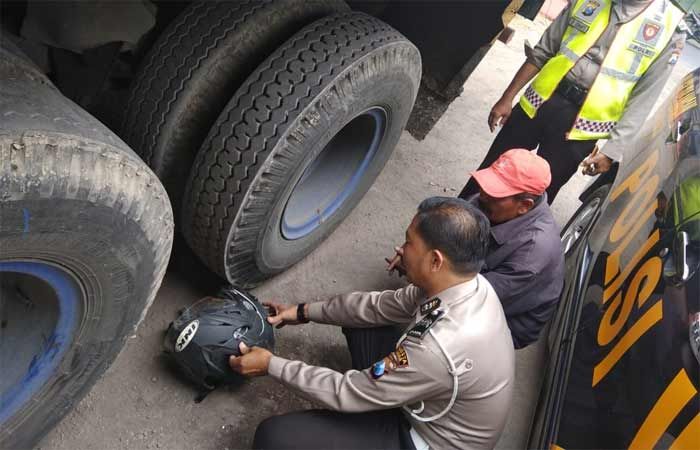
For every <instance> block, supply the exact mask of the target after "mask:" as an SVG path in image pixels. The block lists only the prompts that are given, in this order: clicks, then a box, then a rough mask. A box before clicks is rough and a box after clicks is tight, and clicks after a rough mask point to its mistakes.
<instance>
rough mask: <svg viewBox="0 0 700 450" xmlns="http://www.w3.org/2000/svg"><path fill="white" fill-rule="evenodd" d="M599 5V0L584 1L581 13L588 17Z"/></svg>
mask: <svg viewBox="0 0 700 450" xmlns="http://www.w3.org/2000/svg"><path fill="white" fill-rule="evenodd" d="M599 7H600V3H599V2H597V1H595V0H591V1H590V2H588V3H586V4H585V6H584V7H583V12H582V14H583V15H584V16H586V17H589V16H591V15H593V13H594V12H595V10H596V9H598V8H599Z"/></svg>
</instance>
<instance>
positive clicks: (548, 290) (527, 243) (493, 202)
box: [465, 149, 564, 348]
mask: <svg viewBox="0 0 700 450" xmlns="http://www.w3.org/2000/svg"><path fill="white" fill-rule="evenodd" d="M471 175H472V177H473V178H474V180H476V182H477V183H478V185H479V194H476V195H474V196H472V197H470V198H466V199H465V200H467V201H470V202H473V203H474V204H476V205H478V207H479V208H480V209H481V211H482V212H483V213H484V214H485V215H486V217H488V219H489V221H490V222H491V242H490V244H489V251H488V254H487V256H486V264H485V267H484V268H483V269H482V271H481V274H482V275H483V276H484V277H486V279H488V280H489V282H490V283H491V285H492V286H493V288H494V290H495V291H496V293H497V294H498V297H499V298H500V300H501V304H502V305H503V310H504V312H505V314H506V320H507V321H508V326H509V327H510V331H511V334H512V336H513V344H514V345H515V348H522V347H525V346H527V345H529V344H531V343H532V342H535V341H536V340H537V338H538V336H539V334H540V331H541V330H542V328H544V326H545V324H546V323H547V321H548V320H549V318H550V317H551V315H552V313H553V312H554V309H555V307H556V304H557V301H558V300H559V294H560V293H561V289H562V286H563V284H564V249H563V247H562V245H561V239H560V238H559V233H560V229H559V226H558V225H557V223H556V222H555V221H554V217H553V216H552V212H551V210H550V209H549V205H548V203H547V194H546V189H547V187H548V186H549V183H550V181H551V178H552V177H551V173H550V170H549V164H548V163H547V161H545V160H544V159H543V158H541V157H540V156H537V155H536V154H535V153H533V152H531V151H529V150H525V149H512V150H508V151H507V152H505V153H503V154H502V155H501V156H500V157H499V158H498V159H497V160H496V161H495V162H494V163H493V164H492V165H491V166H489V167H487V168H485V169H482V170H477V171H475V172H472V174H471Z"/></svg>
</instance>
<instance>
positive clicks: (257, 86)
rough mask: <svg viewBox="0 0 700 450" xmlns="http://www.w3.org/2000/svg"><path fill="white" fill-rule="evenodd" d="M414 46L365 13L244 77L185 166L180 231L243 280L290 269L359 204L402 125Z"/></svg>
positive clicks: (327, 23)
mask: <svg viewBox="0 0 700 450" xmlns="http://www.w3.org/2000/svg"><path fill="white" fill-rule="evenodd" d="M420 74H421V58H420V53H419V52H418V49H416V47H415V46H414V45H413V44H411V43H410V42H409V41H408V40H407V39H406V38H405V37H403V36H402V35H401V34H400V33H399V32H397V31H396V30H394V29H393V28H391V27H390V26H389V25H387V24H385V23H383V22H381V21H380V20H378V19H375V18H373V17H371V16H368V15H365V14H362V13H347V14H341V15H336V16H332V17H327V18H324V19H321V20H318V21H317V22H314V23H313V24H311V25H309V26H308V27H306V28H304V29H303V30H301V31H300V32H299V33H297V34H296V35H295V36H294V37H293V38H291V39H290V40H289V41H287V42H286V43H285V44H284V45H283V46H281V47H280V48H279V49H278V50H277V51H276V52H275V53H274V54H272V55H271V56H270V57H269V58H268V59H267V60H266V61H265V62H264V63H263V64H261V65H260V67H258V68H257V69H256V70H255V72H253V73H252V74H251V76H250V77H249V78H248V80H246V82H245V83H244V84H243V86H242V87H241V88H240V89H239V90H238V92H237V93H236V95H235V96H234V97H233V98H232V99H231V101H230V102H229V103H228V105H227V106H226V108H225V110H224V111H223V112H222V114H221V115H220V116H219V118H218V119H217V122H216V124H215V125H214V126H213V127H212V129H211V131H210V133H209V135H208V137H207V139H206V140H205V142H204V144H203V145H202V148H201V149H200V151H199V153H198V155H197V158H196V160H195V163H194V165H193V167H192V170H191V172H190V178H189V180H188V184H187V191H186V194H185V202H184V203H183V214H182V217H181V221H182V226H183V234H184V237H185V239H186V240H187V242H188V244H189V245H190V247H191V248H192V249H193V250H194V251H195V253H196V254H197V255H198V256H199V257H200V258H201V259H202V260H203V261H204V262H205V264H207V265H208V266H209V267H210V268H211V269H212V270H213V271H215V272H216V273H218V274H219V275H221V276H222V277H225V278H226V279H228V280H229V281H230V282H234V283H239V284H241V285H245V286H252V285H254V284H255V283H257V282H259V281H261V280H263V279H265V278H267V277H269V276H271V275H273V274H276V273H278V272H281V271H282V270H284V269H286V268H288V267H289V266H291V265H292V264H294V263H296V262H297V261H299V260H300V259H301V258H303V257H304V256H305V255H306V254H308V253H309V252H310V251H311V250H312V249H313V248H314V247H315V246H316V245H318V244H319V243H320V242H321V241H322V240H323V239H324V238H325V237H326V236H328V234H330V232H331V231H332V230H333V229H334V228H335V227H336V226H337V225H338V224H339V223H340V221H341V220H342V219H343V218H344V217H345V216H346V215H347V214H349V212H350V211H351V210H352V209H353V207H354V206H355V205H356V204H357V203H358V202H359V200H360V199H361V198H362V196H363V195H364V193H365V192H366V191H367V190H368V189H369V187H370V185H371V184H372V182H373V181H374V179H375V178H376V177H377V175H378V174H379V172H380V171H381V169H382V167H383V166H384V163H385V162H386V161H387V159H388V158H389V156H390V155H391V152H392V151H393V149H394V147H395V146H396V143H397V142H398V139H399V136H400V135H401V132H402V130H403V128H404V126H405V125H406V121H407V120H408V116H409V113H410V111H411V108H412V107H413V103H414V101H415V98H416V93H417V92H418V85H419V82H420Z"/></svg>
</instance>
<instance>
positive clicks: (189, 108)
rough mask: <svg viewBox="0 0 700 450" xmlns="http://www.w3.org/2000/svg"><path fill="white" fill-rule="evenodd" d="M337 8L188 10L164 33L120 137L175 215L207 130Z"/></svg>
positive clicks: (199, 5)
mask: <svg viewBox="0 0 700 450" xmlns="http://www.w3.org/2000/svg"><path fill="white" fill-rule="evenodd" d="M346 10H348V7H347V5H346V4H345V3H344V2H342V1H341V0H324V1H311V2H310V1H307V0H283V1H270V0H266V1H259V0H251V1H236V2H209V1H201V2H194V3H193V4H191V5H190V6H188V7H187V8H186V9H185V10H184V11H183V12H182V13H181V14H180V15H179V16H178V17H177V18H176V19H175V20H174V21H173V22H172V23H171V24H170V25H169V26H168V28H167V29H166V30H165V31H164V32H163V34H162V35H161V36H160V37H159V38H158V40H157V41H156V43H155V44H154V45H153V47H152V49H151V51H150V53H149V55H148V56H147V57H146V58H145V60H144V64H143V65H142V68H141V69H140V73H139V74H138V75H137V76H136V78H135V79H134V82H133V83H132V88H131V92H130V96H129V100H128V103H127V107H126V111H125V116H124V120H123V125H122V132H121V135H122V137H123V138H124V140H125V141H126V142H127V143H128V144H129V145H131V147H132V148H133V149H134V150H136V152H137V153H138V154H139V155H140V156H141V157H142V158H143V160H144V161H146V163H147V164H148V165H149V166H150V167H151V168H152V169H153V171H154V172H155V173H156V175H158V177H159V178H160V180H161V181H162V182H163V184H164V186H165V188H166V189H167V191H168V194H169V195H170V200H171V201H172V204H173V208H174V210H175V211H176V212H177V211H178V210H179V207H180V201H181V198H182V193H183V190H184V181H185V180H186V179H187V175H188V174H189V170H190V166H191V165H192V161H193V160H194V157H195V155H196V152H197V150H198V149H199V147H200V145H201V144H202V141H203V140H204V138H205V137H206V135H207V132H208V131H209V128H210V127H211V125H212V124H213V123H214V121H215V120H216V118H217V116H218V115H219V113H220V112H221V110H222V109H223V108H224V106H225V105H226V102H228V101H229V100H230V99H231V97H232V96H233V94H234V93H235V92H236V89H238V87H239V86H240V85H241V84H242V83H243V81H244V80H245V79H246V77H247V76H248V75H249V74H250V73H251V72H252V71H253V70H254V69H255V67H257V66H258V64H260V63H261V62H262V61H263V60H264V59H265V58H266V57H267V56H269V55H270V54H271V53H272V52H273V51H274V50H275V49H276V48H277V47H278V46H279V45H280V44H282V43H283V42H284V41H286V40H287V39H289V38H290V37H291V36H292V35H293V34H294V33H296V32H297V31H298V30H300V29H301V28H302V27H304V26H305V25H307V24H309V23H311V22H313V21H314V20H317V19H319V18H321V17H324V16H327V15H330V14H334V13H336V12H340V11H346Z"/></svg>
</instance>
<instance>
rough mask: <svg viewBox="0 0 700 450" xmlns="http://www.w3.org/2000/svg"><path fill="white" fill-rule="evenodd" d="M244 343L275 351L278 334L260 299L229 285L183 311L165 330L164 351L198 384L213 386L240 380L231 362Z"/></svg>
mask: <svg viewBox="0 0 700 450" xmlns="http://www.w3.org/2000/svg"><path fill="white" fill-rule="evenodd" d="M241 342H245V344H246V345H248V346H249V347H252V346H254V345H256V346H258V347H265V348H267V349H270V350H272V349H273V347H274V345H275V337H274V333H273V330H272V326H271V325H270V324H269V323H268V322H267V311H266V310H265V308H264V307H263V306H262V305H261V304H260V302H258V300H257V299H256V298H255V297H253V296H252V295H251V294H248V293H247V292H244V291H242V290H239V289H236V288H234V287H226V288H223V289H221V290H220V291H219V293H218V294H217V295H216V297H205V298H203V299H201V300H199V301H197V303H195V304H194V305H192V306H190V307H189V308H187V309H185V310H184V311H182V312H181V313H180V316H179V317H178V318H177V319H175V321H173V322H172V323H171V324H170V327H169V328H168V331H167V332H166V336H165V351H166V352H167V353H170V354H171V355H172V356H173V358H174V359H175V362H176V363H177V365H178V366H179V367H180V368H181V369H182V371H183V372H184V374H185V375H186V376H187V377H188V378H189V379H190V380H192V381H193V382H194V383H195V384H197V385H198V386H199V387H201V388H204V389H214V388H216V387H217V386H220V385H222V384H229V383H234V382H236V381H239V380H240V379H241V378H240V376H239V375H238V374H236V373H235V372H233V371H232V370H231V368H230V367H229V364H228V359H229V356H231V355H237V356H238V355H240V350H239V349H238V345H239V344H240V343H241Z"/></svg>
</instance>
